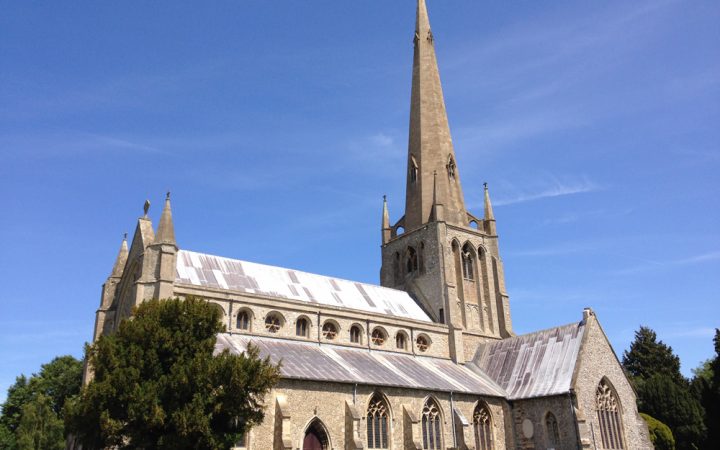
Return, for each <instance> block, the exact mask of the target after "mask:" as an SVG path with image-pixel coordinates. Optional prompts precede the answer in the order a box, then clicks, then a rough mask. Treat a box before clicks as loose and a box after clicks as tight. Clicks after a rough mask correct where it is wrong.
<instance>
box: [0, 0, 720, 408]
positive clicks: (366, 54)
mask: <svg viewBox="0 0 720 450" xmlns="http://www.w3.org/2000/svg"><path fill="white" fill-rule="evenodd" d="M0 4H1V6H2V9H3V14H2V15H1V16H0V193H2V198H3V202H2V213H1V214H0V248H1V249H2V250H1V251H0V281H1V282H2V286H3V288H2V290H3V295H2V300H1V302H0V361H2V362H3V363H2V365H0V391H1V393H0V399H3V398H4V396H5V391H6V389H7V386H8V385H10V384H11V383H12V382H13V381H14V378H15V376H16V375H18V374H20V373H26V374H29V373H32V372H35V371H37V370H38V369H39V366H40V364H41V363H44V362H47V361H49V360H50V359H51V358H52V357H54V356H56V355H61V354H67V353H70V354H73V355H75V356H78V357H79V356H81V354H82V346H83V343H84V342H85V341H88V340H90V339H91V333H92V328H93V322H94V313H95V310H96V308H97V306H98V303H99V295H100V286H101V284H102V283H103V281H104V280H105V278H106V277H107V276H108V274H109V272H110V269H111V266H112V263H113V260H114V257H115V255H116V252H117V249H118V247H119V245H120V240H121V237H122V233H123V232H126V231H127V232H128V233H132V232H133V231H134V227H135V223H136V219H137V217H139V216H140V215H141V214H142V205H143V202H144V201H145V199H146V198H148V199H150V201H151V202H152V204H153V206H152V207H151V210H150V215H151V217H152V218H153V220H154V221H155V222H157V218H158V215H159V212H160V205H161V203H162V199H163V198H164V193H165V191H166V190H171V191H172V192H173V214H174V217H175V227H176V235H177V239H178V243H179V245H180V247H181V248H186V249H188V250H195V251H202V252H207V253H213V254H219V255H222V256H227V257H235V258H240V259H245V260H250V261H257V262H262V263H268V264H275V265H283V266H287V267H293V268H298V269H302V270H306V271H311V272H317V273H322V274H329V275H334V276H338V277H343V278H349V279H355V280H361V281H366V282H375V283H376V282H378V272H379V264H380V257H379V256H380V250H379V244H380V242H379V238H380V229H379V225H380V212H381V209H380V208H381V200H382V195H383V194H387V195H388V199H389V205H390V213H391V216H392V219H393V220H397V219H398V218H399V217H400V216H401V215H402V210H401V209H402V207H403V203H404V186H405V184H404V173H405V157H406V156H405V155H406V146H407V128H408V109H409V103H410V102H409V97H410V76H411V61H412V36H413V26H414V17H415V6H414V1H412V0H402V1H401V0H396V1H384V2H380V1H373V2H371V1H367V2H351V1H337V0H333V1H330V0H323V1H312V2H290V1H277V2H266V1H259V0H258V1H242V2H238V1H234V2H230V1H225V2H213V3H212V4H210V5H208V4H199V3H190V2H169V1H164V2H163V1H160V2H153V3H150V4H148V3H146V2H137V1H128V2H73V3H63V4H61V3H60V2H51V3H47V2H45V3H38V2H8V1H3V2H0ZM428 7H429V10H430V18H431V22H432V25H433V31H434V35H435V37H436V48H437V52H438V59H439V63H440V70H441V76H442V81H443V85H444V89H445V100H446V103H447V109H448V114H449V118H450V124H451V130H452V133H453V138H454V142H455V150H456V153H457V159H458V167H459V170H460V173H461V176H462V180H463V188H464V192H465V195H466V202H467V204H468V206H469V208H470V209H471V210H472V211H474V212H475V213H476V214H481V213H482V208H481V201H482V196H481V194H482V183H483V182H485V181H487V182H488V183H489V185H490V189H491V195H492V197H493V200H494V204H495V214H496V217H497V226H498V231H499V234H500V238H501V240H500V246H501V255H502V257H503V259H504V264H505V274H506V281H507V286H508V292H509V294H510V301H511V311H512V314H513V321H514V327H515V331H516V332H518V333H525V332H530V331H533V330H537V329H542V328H547V327H550V326H554V325H560V324H565V323H569V322H573V321H577V320H580V318H581V314H582V308H583V307H585V306H592V307H593V308H594V309H595V310H596V312H597V314H598V316H599V318H600V320H601V322H602V324H603V326H604V328H605V330H606V332H607V333H608V335H609V337H610V340H611V341H612V343H613V345H614V347H615V350H616V351H617V352H618V353H620V352H622V350H624V349H625V348H627V346H628V345H629V343H630V341H631V340H632V337H633V331H634V330H636V329H637V328H638V326H639V325H640V324H644V325H647V326H650V327H652V328H654V329H655V330H656V331H657V332H658V334H659V336H660V338H661V339H663V340H664V341H665V342H667V343H669V344H670V345H672V347H673V348H674V349H675V351H677V353H678V354H679V355H680V357H681V359H682V364H683V372H684V373H685V374H688V375H689V374H690V369H691V368H693V367H695V366H697V365H698V363H699V362H700V361H702V360H704V359H706V358H708V357H710V356H711V355H712V335H713V329H714V328H715V327H718V326H720V319H719V318H720V306H719V305H720V302H719V301H718V300H720V298H719V297H720V294H718V293H719V292H720V208H718V206H719V205H718V203H719V202H718V193H720V177H718V175H717V173H718V170H720V127H718V123H720V57H719V56H718V55H720V28H718V26H717V24H718V23H720V6H718V3H717V2H712V1H694V2H681V1H651V2H643V1H638V2H620V1H617V2H612V1H610V2H582V3H581V2H511V3H508V2H477V1H469V0H468V1H460V0H457V1H452V2H440V1H437V0H428Z"/></svg>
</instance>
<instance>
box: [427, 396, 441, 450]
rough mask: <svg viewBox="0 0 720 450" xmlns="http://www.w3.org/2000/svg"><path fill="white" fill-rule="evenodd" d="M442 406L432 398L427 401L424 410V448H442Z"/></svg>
mask: <svg viewBox="0 0 720 450" xmlns="http://www.w3.org/2000/svg"><path fill="white" fill-rule="evenodd" d="M440 422H441V417H440V407H439V406H438V404H437V403H436V402H435V400H433V399H432V398H429V399H427V400H426V401H425V405H424V406H423V410H422V438H423V450H440V449H441V448H442V424H441V423H440Z"/></svg>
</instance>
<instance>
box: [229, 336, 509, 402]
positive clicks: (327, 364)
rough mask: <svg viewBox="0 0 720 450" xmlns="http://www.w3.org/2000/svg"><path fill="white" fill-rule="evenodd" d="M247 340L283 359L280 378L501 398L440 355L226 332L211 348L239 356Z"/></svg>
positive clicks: (495, 389) (486, 381) (502, 394)
mask: <svg viewBox="0 0 720 450" xmlns="http://www.w3.org/2000/svg"><path fill="white" fill-rule="evenodd" d="M248 344H252V345H253V346H256V347H257V348H258V349H259V351H260V356H261V357H263V358H264V357H266V356H269V357H270V360H271V361H272V362H273V363H275V364H277V363H278V362H279V361H282V366H281V376H282V377H283V378H291V379H301V380H314V381H332V382H339V383H359V384H367V385H373V386H393V387H404V388H412V389H425V390H433V391H444V392H463V393H468V394H477V395H487V396H496V397H505V392H504V391H503V390H502V389H501V388H500V387H499V386H498V385H497V384H496V383H495V382H493V381H492V380H491V379H490V378H488V377H486V376H484V375H483V374H477V373H474V372H473V371H471V370H469V369H467V368H466V367H464V366H462V365H458V364H455V363H453V362H452V361H450V360H447V359H442V358H432V357H427V356H415V355H411V354H404V353H394V352H383V351H376V350H373V351H370V350H368V349H363V348H352V347H342V346H338V345H327V344H323V345H318V344H317V343H316V342H312V343H311V342H301V341H291V340H283V339H277V338H263V337H257V336H248V335H238V334H228V333H224V334H219V335H218V338H217V342H216V344H215V352H216V353H219V352H222V351H223V350H226V349H227V350H229V351H230V352H231V353H234V354H241V353H243V352H245V351H246V350H247V347H248Z"/></svg>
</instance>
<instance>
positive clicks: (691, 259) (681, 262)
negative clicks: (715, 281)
mask: <svg viewBox="0 0 720 450" xmlns="http://www.w3.org/2000/svg"><path fill="white" fill-rule="evenodd" d="M712 261H720V251H712V252H707V253H700V254H697V255H692V256H688V257H686V258H681V259H675V260H672V259H667V260H662V261H656V260H644V263H643V264H640V265H637V266H633V267H628V268H626V269H621V270H618V271H616V272H614V273H615V274H616V275H633V274H637V273H641V272H647V271H651V270H661V269H667V268H672V267H678V266H689V265H693V264H702V263H706V262H712Z"/></svg>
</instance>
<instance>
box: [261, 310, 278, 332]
mask: <svg viewBox="0 0 720 450" xmlns="http://www.w3.org/2000/svg"><path fill="white" fill-rule="evenodd" d="M281 327H282V319H280V317H279V316H278V315H277V314H268V316H267V317H265V329H266V330H268V332H270V333H277V332H278V331H279V330H280V328H281Z"/></svg>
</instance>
